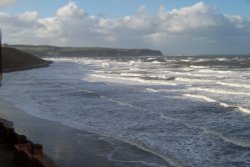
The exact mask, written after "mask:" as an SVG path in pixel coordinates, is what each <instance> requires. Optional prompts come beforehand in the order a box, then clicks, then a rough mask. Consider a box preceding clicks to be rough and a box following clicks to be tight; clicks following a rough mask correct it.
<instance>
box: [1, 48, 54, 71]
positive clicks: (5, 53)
mask: <svg viewBox="0 0 250 167" xmlns="http://www.w3.org/2000/svg"><path fill="white" fill-rule="evenodd" d="M50 63H51V62H48V61H45V60H42V59H40V58H38V57H35V56H33V55H31V54H29V53H26V52H23V51H20V50H17V49H14V48H8V47H3V48H2V65H3V71H4V72H11V71H18V70H26V69H31V68H38V67H46V66H48V65H49V64H50Z"/></svg>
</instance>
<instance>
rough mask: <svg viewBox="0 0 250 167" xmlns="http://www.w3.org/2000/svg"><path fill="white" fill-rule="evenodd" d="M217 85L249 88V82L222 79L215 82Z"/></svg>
mask: <svg viewBox="0 0 250 167" xmlns="http://www.w3.org/2000/svg"><path fill="white" fill-rule="evenodd" d="M216 83H217V84H219V85H223V86H230V87H237V88H247V89H249V88H250V84H242V83H228V82H222V81H218V82H216Z"/></svg>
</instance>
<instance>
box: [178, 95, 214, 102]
mask: <svg viewBox="0 0 250 167" xmlns="http://www.w3.org/2000/svg"><path fill="white" fill-rule="evenodd" d="M183 96H185V97H191V98H194V99H200V100H205V101H207V102H211V103H214V102H217V100H214V99H212V98H210V97H207V96H202V95H194V94H183Z"/></svg>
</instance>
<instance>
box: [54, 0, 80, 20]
mask: <svg viewBox="0 0 250 167" xmlns="http://www.w3.org/2000/svg"><path fill="white" fill-rule="evenodd" d="M56 14H57V16H58V17H82V16H83V15H84V11H83V10H81V9H79V8H78V6H77V5H76V4H75V3H74V2H73V1H71V2H69V3H68V4H67V5H65V6H63V7H62V8H60V9H58V10H57V12H56Z"/></svg>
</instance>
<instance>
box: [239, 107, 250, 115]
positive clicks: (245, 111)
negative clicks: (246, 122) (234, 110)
mask: <svg viewBox="0 0 250 167" xmlns="http://www.w3.org/2000/svg"><path fill="white" fill-rule="evenodd" d="M238 109H239V110H240V111H242V112H244V113H248V114H250V108H245V107H241V106H239V107H238Z"/></svg>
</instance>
